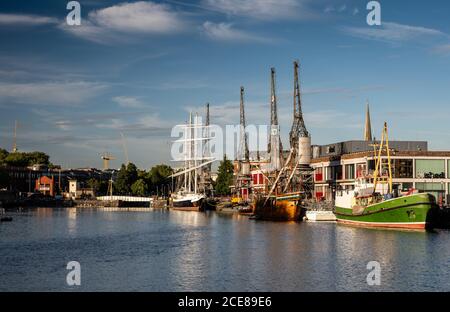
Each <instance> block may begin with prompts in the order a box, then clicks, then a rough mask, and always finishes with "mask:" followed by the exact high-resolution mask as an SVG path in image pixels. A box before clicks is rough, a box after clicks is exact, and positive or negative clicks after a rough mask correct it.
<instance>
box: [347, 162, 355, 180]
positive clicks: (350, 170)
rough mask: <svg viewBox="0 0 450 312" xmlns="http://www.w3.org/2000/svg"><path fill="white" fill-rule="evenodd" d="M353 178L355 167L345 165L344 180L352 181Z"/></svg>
mask: <svg viewBox="0 0 450 312" xmlns="http://www.w3.org/2000/svg"><path fill="white" fill-rule="evenodd" d="M354 178H355V165H354V164H351V165H345V179H346V180H353V179H354Z"/></svg>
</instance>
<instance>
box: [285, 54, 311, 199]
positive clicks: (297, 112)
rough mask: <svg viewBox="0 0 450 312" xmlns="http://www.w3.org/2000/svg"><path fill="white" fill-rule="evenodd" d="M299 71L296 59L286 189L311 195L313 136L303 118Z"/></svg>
mask: <svg viewBox="0 0 450 312" xmlns="http://www.w3.org/2000/svg"><path fill="white" fill-rule="evenodd" d="M298 71H299V62H298V61H294V94H293V121H292V127H291V131H290V133H289V143H290V146H291V151H292V154H293V155H292V157H291V161H290V164H289V166H290V171H291V172H290V175H289V178H288V180H287V183H286V185H285V187H284V191H287V190H288V188H291V190H292V191H302V192H304V193H306V196H307V197H309V196H310V195H311V192H312V169H311V167H310V164H311V154H312V153H311V136H310V134H309V132H308V130H307V129H306V126H305V121H304V119H303V112H302V99H301V93H300V82H299V74H298Z"/></svg>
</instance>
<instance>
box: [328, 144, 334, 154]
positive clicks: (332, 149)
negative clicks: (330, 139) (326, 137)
mask: <svg viewBox="0 0 450 312" xmlns="http://www.w3.org/2000/svg"><path fill="white" fill-rule="evenodd" d="M334 152H336V148H335V147H334V146H328V147H327V153H328V154H332V153H334Z"/></svg>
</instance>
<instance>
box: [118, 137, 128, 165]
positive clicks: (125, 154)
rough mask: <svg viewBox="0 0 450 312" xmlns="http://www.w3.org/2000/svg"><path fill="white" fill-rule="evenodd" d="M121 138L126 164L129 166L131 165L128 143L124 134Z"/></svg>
mask: <svg viewBox="0 0 450 312" xmlns="http://www.w3.org/2000/svg"><path fill="white" fill-rule="evenodd" d="M120 136H121V138H122V147H123V153H124V156H125V164H126V165H127V166H128V164H129V163H130V159H129V158H128V148H127V142H126V140H125V135H124V134H123V132H120Z"/></svg>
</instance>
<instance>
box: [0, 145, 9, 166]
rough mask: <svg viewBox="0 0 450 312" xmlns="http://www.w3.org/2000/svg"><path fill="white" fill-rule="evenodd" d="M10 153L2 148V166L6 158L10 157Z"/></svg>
mask: <svg viewBox="0 0 450 312" xmlns="http://www.w3.org/2000/svg"><path fill="white" fill-rule="evenodd" d="M8 155H9V153H8V151H7V150H5V149H3V148H0V165H3V164H4V163H5V159H6V157H8Z"/></svg>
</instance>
